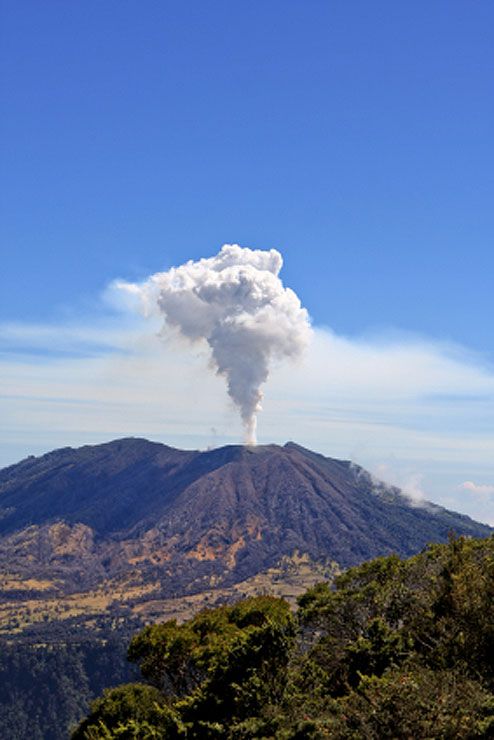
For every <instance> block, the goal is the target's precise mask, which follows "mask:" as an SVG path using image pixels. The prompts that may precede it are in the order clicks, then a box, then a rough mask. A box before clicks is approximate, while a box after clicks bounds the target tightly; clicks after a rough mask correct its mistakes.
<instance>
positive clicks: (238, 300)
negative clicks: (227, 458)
mask: <svg viewBox="0 0 494 740" xmlns="http://www.w3.org/2000/svg"><path fill="white" fill-rule="evenodd" d="M282 264H283V262H282V258H281V254H280V253H279V252H277V251H276V250H275V249H271V250H269V251H261V250H253V249H248V248H245V247H244V248H242V247H239V246H238V245H237V244H225V245H224V246H223V247H222V249H221V251H220V252H219V253H218V254H217V255H216V256H215V257H211V258H207V259H200V260H198V261H197V262H193V261H192V260H191V261H189V262H187V263H185V264H184V265H181V266H180V267H172V268H171V269H170V270H168V271H167V272H159V273H156V274H155V275H152V276H151V277H150V278H149V279H148V280H147V281H146V282H144V283H141V284H135V283H126V282H119V283H117V284H116V287H117V288H120V289H121V290H123V291H125V292H127V293H130V294H131V295H137V296H138V297H139V298H140V299H141V302H142V306H143V307H144V310H145V313H146V314H155V313H156V311H158V312H159V313H160V315H161V316H162V317H163V318H164V320H165V322H166V325H167V326H168V327H172V328H173V329H176V330H177V331H178V332H179V333H180V334H181V336H183V337H185V338H186V339H188V340H190V341H191V342H196V343H205V344H207V346H208V347H209V350H210V360H211V366H212V367H213V368H214V370H215V371H216V373H217V374H218V375H220V376H223V377H224V378H225V379H226V382H227V387H228V393H229V395H230V397H231V399H232V400H233V402H234V403H235V405H236V406H237V407H238V409H239V410H240V415H241V418H242V422H243V425H244V429H245V441H246V442H247V444H255V443H256V421H257V413H258V412H259V411H260V410H261V401H262V397H263V392H262V386H263V385H264V383H265V382H266V381H267V379H268V375H269V371H270V367H271V365H272V362H273V360H283V359H285V358H291V359H296V358H298V357H300V355H301V354H302V352H303V351H304V349H305V348H306V347H307V345H308V343H309V339H310V336H311V330H310V325H309V316H308V314H307V311H306V310H305V309H304V308H302V306H301V305H300V301H299V299H298V297H297V296H296V294H295V293H294V292H293V291H292V290H290V288H285V287H284V286H283V284H282V282H281V280H280V278H279V272H280V270H281V267H282ZM163 361H164V362H165V357H164V358H163Z"/></svg>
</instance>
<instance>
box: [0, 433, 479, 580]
mask: <svg viewBox="0 0 494 740" xmlns="http://www.w3.org/2000/svg"><path fill="white" fill-rule="evenodd" d="M450 530H454V531H455V532H456V533H457V534H468V535H472V536H484V535H487V534H489V533H490V531H491V530H490V528H489V527H487V526H486V525H482V524H478V523H476V522H473V521H472V520H471V519H469V518H468V517H466V516H462V515H459V514H455V513H453V512H449V511H446V510H445V509H442V508H440V507H437V506H433V505H432V504H430V505H426V506H422V507H418V506H413V505H412V504H411V503H410V501H409V500H408V499H407V498H406V497H404V496H403V495H401V494H400V492H399V491H398V490H397V489H395V488H390V487H387V486H385V485H384V484H377V485H376V484H375V483H374V482H373V480H372V479H371V477H370V476H369V474H367V473H366V472H365V471H364V470H362V469H361V468H358V467H357V466H354V465H352V464H351V463H349V462H345V461H339V460H332V459H330V458H325V457H323V456H322V455H318V454H316V453H313V452H311V451H309V450H305V449H304V448H302V447H300V446H298V445H296V444H294V443H288V444H286V445H285V446H284V447H280V446H277V445H266V446H259V447H255V448H249V447H243V446H236V445H233V446H227V447H222V448H219V449H215V450H211V451H208V452H197V451H190V452H186V451H181V450H176V449H173V448H171V447H167V446H166V445H162V444H159V443H153V442H148V441H147V440H143V439H122V440H116V441H114V442H109V443H107V444H102V445H95V446H85V447H82V448H80V449H72V448H64V449H61V450H56V451H54V452H51V453H49V454H47V455H44V456H42V457H40V458H28V459H27V460H24V461H22V462H20V463H19V464H17V465H13V466H11V467H9V468H5V469H4V470H2V471H0V564H1V565H2V567H3V568H4V569H8V572H9V573H11V574H13V575H15V576H19V577H26V576H27V575H28V574H29V576H30V578H31V579H33V578H34V579H38V580H40V581H46V583H48V585H46V588H45V590H47V591H48V592H50V589H51V590H55V591H56V590H57V589H60V588H63V589H65V590H80V589H81V588H82V589H84V588H89V587H94V586H95V584H97V583H99V582H102V581H103V580H105V579H108V578H110V579H111V578H113V579H115V578H119V579H121V580H122V579H124V578H126V579H127V583H128V584H132V583H133V584H142V583H143V582H146V583H148V582H150V581H153V580H156V579H158V580H159V582H160V587H161V591H162V592H163V591H166V590H167V589H168V590H169V591H170V592H174V593H184V592H187V591H188V592H191V593H192V592H197V591H201V590H204V589H205V588H208V587H209V586H210V585H211V584H215V585H217V584H226V585H231V584H232V583H234V582H237V581H239V580H242V579H245V578H249V577H251V576H253V575H254V574H256V573H258V572H260V571H262V570H265V569H267V568H270V567H272V566H273V565H275V564H276V562H278V561H279V560H280V558H281V557H282V556H290V555H292V554H293V553H294V552H299V553H304V554H306V555H308V556H309V557H310V558H311V559H313V560H315V561H321V562H330V561H336V562H337V563H338V564H339V566H341V567H347V566H349V565H354V564H356V563H358V562H361V561H363V560H366V559H369V558H371V557H374V556H376V555H382V554H387V553H390V552H396V553H398V554H400V555H403V556H407V555H410V554H412V553H414V552H417V551H418V550H420V549H421V548H422V547H423V546H424V545H425V544H426V543H427V542H430V541H444V540H446V538H447V536H448V532H449V531H450Z"/></svg>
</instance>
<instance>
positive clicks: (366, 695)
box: [72, 538, 494, 740]
mask: <svg viewBox="0 0 494 740" xmlns="http://www.w3.org/2000/svg"><path fill="white" fill-rule="evenodd" d="M128 658H129V660H130V661H132V662H133V663H135V664H136V665H137V666H138V667H139V669H140V673H141V676H142V683H134V684H127V685H124V686H120V687H118V688H116V689H112V690H107V691H106V692H105V693H104V694H103V696H102V697H101V698H100V699H97V700H96V701H95V702H93V704H92V707H91V712H90V714H89V716H88V717H87V718H86V719H85V720H84V721H83V722H82V723H81V724H80V725H79V727H78V728H77V729H76V730H75V732H74V734H73V736H72V737H73V740H96V738H131V737H132V738H232V739H233V738H245V739H247V738H265V739H267V738H279V739H280V740H295V739H297V740H301V739H302V738H307V739H309V738H313V739H315V738H326V737H327V738H355V739H357V738H376V740H377V739H379V740H383V739H384V738H396V737H404V738H406V737H415V738H488V737H493V736H494V538H490V539H487V540H469V539H464V538H460V539H454V538H452V539H451V540H450V542H449V543H448V544H447V545H433V546H430V547H429V548H427V549H426V550H425V551H424V552H422V553H420V554H419V555H416V556H415V557H412V558H410V559H408V560H400V559H399V558H398V557H395V556H390V557H384V558H378V559H376V560H372V561H370V562H368V563H364V564H363V565H361V566H358V567H355V568H352V569H350V570H348V571H347V572H346V573H344V574H343V575H341V576H340V577H338V578H337V580H336V582H335V583H334V584H329V583H322V584H319V585H317V586H315V587H314V588H312V589H310V590H309V591H307V592H306V593H305V594H304V595H303V596H302V597H301V598H300V599H299V609H298V611H297V613H296V614H294V613H293V612H292V611H291V610H290V608H289V605H288V604H287V603H286V602H285V601H283V600H281V599H276V598H274V597H270V596H259V597H253V598H249V599H245V600H243V601H240V602H238V603H236V604H234V605H225V606H221V607H219V608H216V609H211V610H205V611H203V612H201V613H200V614H198V615H196V616H195V617H194V618H193V619H190V620H189V621H187V622H185V623H184V624H177V623H176V622H175V621H170V622H166V623H164V624H156V625H153V626H148V627H146V628H144V629H143V630H142V631H141V632H140V633H139V634H137V635H136V636H135V637H134V638H133V639H132V641H131V643H130V646H129V650H128Z"/></svg>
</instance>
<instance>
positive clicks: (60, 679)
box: [0, 635, 136, 740]
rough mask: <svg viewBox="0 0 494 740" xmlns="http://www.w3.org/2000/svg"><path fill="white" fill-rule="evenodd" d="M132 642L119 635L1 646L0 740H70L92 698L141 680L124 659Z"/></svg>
mask: <svg viewBox="0 0 494 740" xmlns="http://www.w3.org/2000/svg"><path fill="white" fill-rule="evenodd" d="M65 637H67V636H65ZM127 642H128V639H126V638H124V637H123V636H119V635H114V636H112V637H111V638H109V639H107V640H105V641H101V640H95V639H94V636H93V637H92V639H90V638H89V636H87V637H86V639H85V640H83V641H80V640H79V641H78V642H77V643H70V642H69V643H59V644H46V643H45V644H42V643H38V644H36V645H33V644H32V643H29V642H25V643H23V642H19V641H16V642H7V641H2V642H1V643H0V738H2V739H3V738H5V740H25V739H26V738H30V739H31V740H66V738H67V736H68V733H69V727H70V726H74V725H75V724H76V723H77V722H79V721H80V720H81V718H82V717H83V716H84V714H85V713H86V712H87V707H88V704H89V701H90V700H91V699H92V698H94V697H95V696H97V695H98V694H100V693H101V692H102V691H103V689H104V688H105V687H107V686H115V685H116V684H118V683H122V682H123V681H129V680H132V678H134V677H135V676H136V671H135V670H132V668H133V667H132V666H131V665H130V664H128V663H127V662H126V660H125V650H126V643H127Z"/></svg>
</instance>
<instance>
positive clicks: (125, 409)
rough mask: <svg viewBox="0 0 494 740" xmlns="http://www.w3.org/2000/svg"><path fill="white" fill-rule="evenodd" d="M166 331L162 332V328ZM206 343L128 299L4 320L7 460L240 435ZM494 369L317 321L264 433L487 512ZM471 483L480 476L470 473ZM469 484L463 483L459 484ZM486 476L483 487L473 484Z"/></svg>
mask: <svg viewBox="0 0 494 740" xmlns="http://www.w3.org/2000/svg"><path fill="white" fill-rule="evenodd" d="M158 335H159V336H158ZM207 363H208V355H207V352H206V351H205V349H204V350H203V349H202V348H201V347H200V346H198V347H197V349H194V351H191V348H190V346H186V344H185V343H184V342H181V341H180V340H179V339H177V337H176V336H173V335H172V334H170V335H169V336H168V335H165V336H163V333H162V331H161V327H160V322H159V319H157V320H156V325H154V324H152V322H151V324H150V321H149V320H144V319H141V318H139V317H136V316H134V315H132V314H131V313H129V312H128V311H127V310H122V311H121V312H120V313H113V314H108V312H106V313H104V315H103V314H102V315H101V316H100V317H99V319H97V318H95V316H94V315H93V316H91V317H90V318H89V319H88V320H87V321H79V322H78V323H77V324H69V323H62V324H60V325H56V324H50V325H46V324H21V323H16V324H12V323H10V324H3V325H0V377H1V390H0V414H1V417H2V422H3V423H2V425H1V428H0V443H1V458H0V464H2V465H6V464H9V463H12V462H15V461H16V460H18V459H20V458H21V457H23V456H25V455H27V454H30V453H35V454H36V453H40V452H43V451H46V450H49V449H51V448H53V447H56V446H64V445H67V444H71V445H78V444H84V443H93V442H99V441H104V440H107V439H110V438H112V437H118V436H125V435H127V436H128V435H140V436H147V437H151V438H154V439H161V440H162V441H164V442H167V443H169V444H175V445H177V446H184V447H207V446H208V445H209V444H211V442H212V439H211V428H212V427H214V428H215V443H216V444H222V443H226V442H238V441H240V440H241V439H242V430H241V425H240V423H239V422H238V419H237V415H236V413H235V409H234V407H233V404H232V403H231V402H229V401H228V400H227V399H226V397H225V392H224V384H223V383H222V381H221V379H220V378H218V377H216V376H215V375H214V374H211V373H209V372H207ZM493 424H494V371H493V369H492V368H491V367H489V364H488V363H487V362H486V361H485V359H484V358H482V357H479V356H476V355H474V354H472V353H470V352H468V351H467V350H464V349H463V348H461V347H454V346H451V345H447V344H444V343H435V342H432V341H430V340H429V341H426V340H421V339H419V338H416V337H415V338H410V337H397V336H394V337H392V338H390V337H387V338H385V337H382V336H381V337H372V338H371V337H364V338H358V337H357V338H350V337H341V336H338V335H337V334H335V333H334V332H332V331H330V330H328V329H324V328H317V327H316V328H315V331H314V338H313V341H312V343H311V346H310V348H309V349H308V350H307V352H306V354H305V356H304V358H303V359H302V360H299V361H298V362H297V363H295V364H294V365H291V366H283V365H282V364H280V365H279V366H278V367H274V368H273V371H272V375H271V377H270V380H269V382H268V383H267V385H266V392H265V401H264V409H263V412H262V414H261V415H260V418H259V441H260V442H261V443H266V442H272V441H275V442H285V441H286V440H287V439H288V438H292V439H294V440H296V441H297V442H299V443H300V444H304V445H307V446H309V447H311V448H313V449H315V450H318V451H321V452H323V453H324V454H328V455H332V456H334V457H343V458H347V459H353V460H355V461H356V462H358V463H360V464H362V465H364V466H365V467H367V468H368V469H369V470H371V472H373V473H374V474H376V475H377V477H380V478H384V479H385V480H386V479H387V480H388V482H390V483H393V484H395V485H398V486H400V487H402V488H404V489H405V491H407V492H408V493H409V495H411V496H412V497H413V498H415V499H422V498H429V499H432V500H435V501H438V502H439V503H444V504H445V505H448V506H452V507H453V508H455V507H456V508H458V509H459V510H463V511H466V512H467V513H470V514H471V515H473V516H479V517H481V518H483V519H484V520H486V519H487V518H488V512H487V511H486V510H485V507H484V508H482V505H481V503H482V502H480V503H479V499H480V498H481V496H480V495H476V494H477V493H482V492H483V494H484V499H485V497H486V495H487V494H489V495H490V486H489V485H488V483H485V484H474V483H472V481H473V480H476V479H478V478H479V477H480V476H481V475H482V477H483V478H487V481H489V476H490V475H491V471H492V478H491V479H494V470H493V467H492V460H494V439H493V436H492V433H491V430H492V428H493ZM467 484H468V485H467ZM460 485H462V486H463V487H462V488H459V486H460ZM474 486H477V487H478V488H479V491H476V490H475V489H474Z"/></svg>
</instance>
